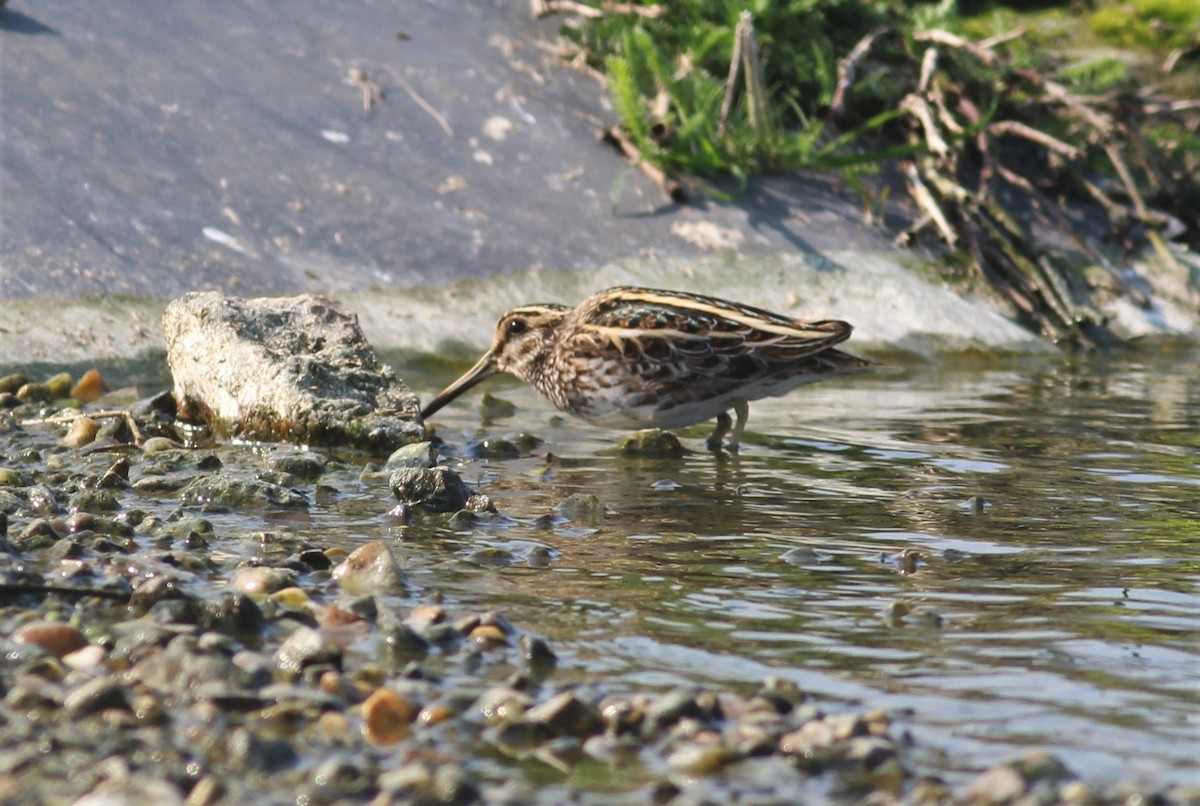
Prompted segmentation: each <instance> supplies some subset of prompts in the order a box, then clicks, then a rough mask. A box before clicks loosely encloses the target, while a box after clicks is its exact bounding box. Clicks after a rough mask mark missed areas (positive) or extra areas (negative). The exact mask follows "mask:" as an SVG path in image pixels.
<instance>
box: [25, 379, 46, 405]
mask: <svg viewBox="0 0 1200 806" xmlns="http://www.w3.org/2000/svg"><path fill="white" fill-rule="evenodd" d="M16 395H17V399H18V400H22V401H24V402H26V403H49V402H50V401H51V400H53V397H52V396H51V394H50V390H49V389H48V388H47V387H46V384H44V383H36V382H32V381H31V382H30V383H27V384H25V385H24V386H22V387H21V388H20V389H18V390H17V392H16Z"/></svg>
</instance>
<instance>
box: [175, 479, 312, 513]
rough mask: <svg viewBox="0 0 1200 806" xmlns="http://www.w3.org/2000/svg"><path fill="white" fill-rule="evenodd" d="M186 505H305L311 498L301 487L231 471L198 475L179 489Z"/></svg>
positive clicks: (290, 506) (231, 506)
mask: <svg viewBox="0 0 1200 806" xmlns="http://www.w3.org/2000/svg"><path fill="white" fill-rule="evenodd" d="M179 497H180V499H181V500H182V501H183V503H184V504H185V505H193V506H201V507H212V506H214V505H215V506H216V507H217V508H221V509H231V510H236V509H243V508H245V507H281V508H284V509H304V508H306V507H307V506H308V499H307V498H306V497H305V495H304V493H302V492H300V491H299V490H293V489H291V488H289V487H284V486H282V485H280V484H272V483H271V482H268V481H261V480H259V479H241V478H237V477H235V476H232V475H230V474H228V473H213V474H211V475H209V476H205V477H203V478H199V479H196V480H195V481H193V482H191V483H190V484H188V485H187V486H186V487H184V488H183V490H181V491H180V493H179Z"/></svg>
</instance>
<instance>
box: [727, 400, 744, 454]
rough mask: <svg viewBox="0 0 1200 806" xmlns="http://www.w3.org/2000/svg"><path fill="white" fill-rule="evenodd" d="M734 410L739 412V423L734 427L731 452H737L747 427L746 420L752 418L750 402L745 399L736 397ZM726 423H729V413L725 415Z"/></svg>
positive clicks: (729, 446)
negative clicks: (743, 431) (743, 430)
mask: <svg viewBox="0 0 1200 806" xmlns="http://www.w3.org/2000/svg"><path fill="white" fill-rule="evenodd" d="M733 411H734V413H735V414H737V425H735V426H734V427H733V436H731V437H730V438H729V445H728V446H727V447H728V448H729V452H730V453H737V449H738V445H740V444H741V442H742V429H744V428H745V427H746V420H748V419H750V404H749V403H747V402H746V401H744V400H739V399H737V398H734V401H733ZM725 422H726V424H728V423H729V415H728V414H726V415H725Z"/></svg>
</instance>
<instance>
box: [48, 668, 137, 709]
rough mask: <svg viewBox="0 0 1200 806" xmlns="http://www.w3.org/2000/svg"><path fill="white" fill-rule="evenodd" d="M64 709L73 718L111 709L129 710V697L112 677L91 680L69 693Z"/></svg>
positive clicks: (64, 702) (64, 701)
mask: <svg viewBox="0 0 1200 806" xmlns="http://www.w3.org/2000/svg"><path fill="white" fill-rule="evenodd" d="M63 708H64V709H65V710H66V712H67V714H68V715H70V716H73V717H81V716H87V715H89V714H94V713H97V712H99V711H106V710H108V709H110V708H115V709H119V710H122V711H128V710H129V695H128V694H127V693H126V692H125V689H124V688H123V687H122V686H121V684H120V683H118V682H117V681H116V680H114V679H113V678H111V677H97V678H95V679H93V680H89V681H87V682H86V683H84V684H83V685H81V686H79V687H78V688H76V689H74V690H73V691H71V693H69V694H68V695H67V697H66V699H65V700H63Z"/></svg>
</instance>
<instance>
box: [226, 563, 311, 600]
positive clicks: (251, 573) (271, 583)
mask: <svg viewBox="0 0 1200 806" xmlns="http://www.w3.org/2000/svg"><path fill="white" fill-rule="evenodd" d="M295 586H296V575H295V573H293V572H292V571H289V570H287V569H285V568H272V567H270V566H263V565H252V566H243V567H242V568H239V569H238V570H237V571H235V572H234V574H233V577H232V578H231V579H230V580H229V587H230V588H231V589H232V590H235V591H237V592H238V593H245V594H249V595H251V596H263V597H265V596H267V595H268V594H272V593H277V592H279V591H281V590H284V589H285V588H294V587H295Z"/></svg>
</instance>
